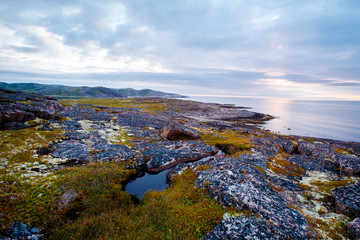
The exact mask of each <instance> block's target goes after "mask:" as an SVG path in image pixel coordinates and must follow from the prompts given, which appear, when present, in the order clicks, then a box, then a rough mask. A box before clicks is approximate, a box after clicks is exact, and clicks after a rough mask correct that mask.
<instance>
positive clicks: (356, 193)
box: [332, 183, 360, 217]
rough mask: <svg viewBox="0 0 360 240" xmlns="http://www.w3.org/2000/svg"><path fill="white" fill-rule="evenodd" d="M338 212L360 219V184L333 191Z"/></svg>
mask: <svg viewBox="0 0 360 240" xmlns="http://www.w3.org/2000/svg"><path fill="white" fill-rule="evenodd" d="M332 196H333V197H334V199H335V207H336V211H337V212H340V213H343V214H346V215H349V216H352V217H360V183H357V184H353V185H349V186H344V187H338V188H335V189H333V190H332Z"/></svg>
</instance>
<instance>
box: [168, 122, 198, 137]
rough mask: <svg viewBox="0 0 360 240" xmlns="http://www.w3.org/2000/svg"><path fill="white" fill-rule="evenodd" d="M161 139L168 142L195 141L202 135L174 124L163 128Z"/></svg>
mask: <svg viewBox="0 0 360 240" xmlns="http://www.w3.org/2000/svg"><path fill="white" fill-rule="evenodd" d="M161 137H163V138H164V139H167V140H195V139H198V138H200V135H199V134H198V133H197V132H195V131H194V130H192V129H190V128H187V127H185V126H182V125H180V124H175V123H173V122H172V123H170V124H168V125H167V126H165V127H164V128H163V130H162V133H161Z"/></svg>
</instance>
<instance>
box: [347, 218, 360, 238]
mask: <svg viewBox="0 0 360 240" xmlns="http://www.w3.org/2000/svg"><path fill="white" fill-rule="evenodd" d="M347 228H348V231H349V233H350V235H351V236H352V238H353V239H355V240H359V239H360V218H355V219H354V221H352V222H349V223H348V224H347Z"/></svg>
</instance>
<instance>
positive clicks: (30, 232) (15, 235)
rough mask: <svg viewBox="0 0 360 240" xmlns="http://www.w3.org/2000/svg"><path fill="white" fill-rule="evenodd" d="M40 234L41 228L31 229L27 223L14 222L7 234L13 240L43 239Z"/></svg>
mask: <svg viewBox="0 0 360 240" xmlns="http://www.w3.org/2000/svg"><path fill="white" fill-rule="evenodd" d="M40 232H41V229H40V228H36V227H33V228H31V227H30V226H29V225H26V224H25V223H21V222H13V223H12V224H11V227H10V228H9V230H8V232H7V234H8V235H9V236H10V237H11V238H12V239H31V240H38V239H41V238H42V234H40Z"/></svg>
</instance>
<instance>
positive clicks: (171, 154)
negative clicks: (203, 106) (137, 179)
mask: <svg viewBox="0 0 360 240" xmlns="http://www.w3.org/2000/svg"><path fill="white" fill-rule="evenodd" d="M137 149H139V150H141V154H142V156H143V157H144V159H147V162H146V168H147V170H148V171H151V172H159V171H161V170H164V169H167V168H169V167H172V166H174V165H176V164H178V163H180V162H189V161H196V160H199V159H202V158H204V157H207V156H211V155H215V154H216V153H217V152H218V149H216V148H215V147H210V146H208V145H205V144H204V143H199V142H197V141H177V142H172V141H161V142H157V143H156V144H154V143H145V144H141V145H139V146H137Z"/></svg>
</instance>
